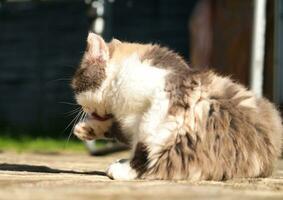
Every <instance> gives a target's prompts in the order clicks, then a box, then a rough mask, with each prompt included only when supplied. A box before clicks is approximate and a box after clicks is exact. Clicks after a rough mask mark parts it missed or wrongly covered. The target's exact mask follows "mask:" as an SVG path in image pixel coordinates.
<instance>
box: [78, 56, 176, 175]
mask: <svg viewBox="0 0 283 200" xmlns="http://www.w3.org/2000/svg"><path fill="white" fill-rule="evenodd" d="M106 72H107V74H106V77H107V79H106V80H104V82H103V84H102V86H101V87H100V88H99V89H98V90H97V91H95V92H93V91H87V92H82V93H81V94H79V95H78V96H77V97H76V98H77V101H78V103H79V104H81V105H82V106H83V107H84V108H85V111H86V112H88V113H91V112H93V111H95V112H97V113H98V114H100V115H104V114H106V113H112V114H114V115H115V118H116V119H117V120H118V121H119V122H120V125H121V127H122V129H123V132H124V133H126V134H128V137H130V138H131V139H132V145H133V149H134V148H135V145H136V143H137V142H138V141H142V142H145V143H146V145H147V147H148V148H149V149H150V151H149V152H150V153H151V154H154V153H156V152H158V151H159V150H161V148H162V145H163V143H164V141H165V140H166V139H167V138H168V137H170V136H171V133H172V130H174V129H175V128H176V127H177V126H178V124H177V123H176V122H173V121H169V120H168V119H165V117H166V116H167V113H168V107H169V99H168V97H167V95H166V93H165V91H164V87H165V78H166V75H167V74H168V71H167V70H164V69H160V68H156V67H153V66H151V65H150V64H149V63H147V62H144V63H142V62H141V61H140V59H139V57H138V55H137V54H133V55H132V56H130V57H129V58H128V59H126V60H125V61H124V62H123V63H122V64H117V63H109V64H108V66H107V71H106ZM166 120H167V121H166ZM94 126H96V125H92V127H93V128H94V129H95V130H96V129H99V128H95V127H94ZM104 127H107V126H104ZM100 129H101V128H100ZM102 129H103V128H102ZM123 167H124V168H125V169H124V170H122V169H121V168H123ZM129 168H130V166H129V165H126V164H118V163H115V164H113V165H111V166H110V168H109V170H108V171H110V172H111V173H112V176H113V178H114V179H116V178H118V179H126V177H133V176H132V174H129V173H132V172H131V170H129ZM127 174H128V175H127Z"/></svg>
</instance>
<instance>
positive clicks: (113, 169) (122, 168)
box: [106, 159, 137, 180]
mask: <svg viewBox="0 0 283 200" xmlns="http://www.w3.org/2000/svg"><path fill="white" fill-rule="evenodd" d="M106 174H107V176H108V177H109V178H111V179H114V180H134V179H136V178H137V172H136V170H135V169H133V168H132V166H131V163H130V160H127V159H121V160H118V161H116V162H114V163H112V164H111V165H110V166H109V167H108V169H107V170H106Z"/></svg>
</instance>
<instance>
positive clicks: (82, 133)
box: [72, 33, 283, 181]
mask: <svg viewBox="0 0 283 200" xmlns="http://www.w3.org/2000/svg"><path fill="white" fill-rule="evenodd" d="M72 88H73V90H74V92H75V95H76V100H77V102H78V104H80V105H81V106H82V108H83V110H84V112H86V113H87V114H88V119H87V120H85V121H82V122H79V123H78V124H76V126H75V129H74V134H75V135H76V136H77V137H79V138H80V139H82V140H91V139H97V138H107V137H116V138H118V139H120V140H122V141H123V142H126V143H128V144H129V145H131V148H132V156H131V157H130V159H128V160H120V161H117V162H114V163H113V164H112V165H110V167H109V168H108V170H107V174H108V176H109V177H111V178H113V179H118V180H131V179H137V178H140V179H171V180H172V179H173V180H180V179H187V180H215V181H219V180H227V179H231V178H236V177H266V176H269V175H271V173H272V170H273V166H274V164H275V161H276V160H277V157H278V156H279V155H280V151H281V148H280V147H281V136H282V133H283V128H282V123H281V118H280V116H279V113H278V112H277V110H276V109H275V107H274V106H273V105H272V104H271V103H270V102H269V101H268V100H266V99H264V98H257V97H255V95H254V94H253V93H252V92H251V91H248V90H247V89H245V88H244V87H243V86H242V85H240V84H237V83H235V82H234V81H232V80H231V79H230V78H227V77H221V76H219V75H217V74H215V73H214V72H212V71H209V70H207V71H198V70H194V69H191V68H190V67H189V66H188V65H187V64H186V62H185V61H184V60H183V59H182V58H181V57H180V56H179V55H178V54H176V53H174V52H173V51H171V50H169V49H167V48H164V47H160V46H158V45H151V44H137V43H127V42H120V41H118V40H115V39H114V40H112V41H111V42H110V43H106V42H105V41H104V40H103V39H102V38H101V37H100V36H98V35H95V34H93V33H89V35H88V39H87V49H86V51H85V54H84V56H83V59H82V61H81V65H80V67H79V68H78V69H77V72H76V73H75V75H74V77H73V80H72ZM119 128H120V130H121V131H117V130H119ZM111 129H112V130H113V129H114V130H116V132H115V131H114V132H113V131H111Z"/></svg>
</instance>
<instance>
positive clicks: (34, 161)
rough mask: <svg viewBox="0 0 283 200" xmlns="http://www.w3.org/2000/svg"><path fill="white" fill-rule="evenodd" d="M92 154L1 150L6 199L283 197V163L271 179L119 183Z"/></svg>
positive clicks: (1, 188) (0, 184)
mask: <svg viewBox="0 0 283 200" xmlns="http://www.w3.org/2000/svg"><path fill="white" fill-rule="evenodd" d="M126 156H127V155H126V153H122V154H121V153H120V154H114V155H111V156H107V157H91V156H88V155H87V154H83V153H81V154H59V155H41V154H16V153H0V199H29V200H32V199H40V200H44V199H95V200H98V199H103V200H108V199H115V200H116V199H122V200H127V199H161V200H166V199H174V200H175V199H194V200H195V199H218V200H221V199H237V200H243V199H281V200H282V199H283V161H282V160H280V162H279V166H278V167H277V170H276V171H275V173H274V175H273V176H272V177H270V178H265V179H238V180H233V181H226V182H209V181H202V182H187V181H178V182H170V181H124V182H123V181H113V180H110V179H108V178H107V177H106V176H104V175H103V173H102V172H103V171H104V170H105V169H106V167H107V166H108V164H110V163H111V162H112V161H114V160H116V159H118V158H123V157H126Z"/></svg>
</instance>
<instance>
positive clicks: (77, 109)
mask: <svg viewBox="0 0 283 200" xmlns="http://www.w3.org/2000/svg"><path fill="white" fill-rule="evenodd" d="M80 109H81V108H80V107H78V108H75V109H73V110H71V111H68V112H65V113H64V114H65V115H67V116H72V115H75V114H76V113H77V112H79V111H80Z"/></svg>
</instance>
